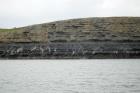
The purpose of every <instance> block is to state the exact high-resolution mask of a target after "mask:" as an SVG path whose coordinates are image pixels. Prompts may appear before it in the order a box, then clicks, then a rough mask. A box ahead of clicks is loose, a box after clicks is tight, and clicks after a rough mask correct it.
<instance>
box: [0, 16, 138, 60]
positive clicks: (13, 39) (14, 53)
mask: <svg viewBox="0 0 140 93" xmlns="http://www.w3.org/2000/svg"><path fill="white" fill-rule="evenodd" d="M0 42H1V43H0V56H1V58H140V47H139V45H140V17H101V18H100V17H99V18H98V17H97V18H82V19H71V20H63V21H56V22H51V23H45V24H38V25H32V26H27V27H21V28H14V29H0Z"/></svg>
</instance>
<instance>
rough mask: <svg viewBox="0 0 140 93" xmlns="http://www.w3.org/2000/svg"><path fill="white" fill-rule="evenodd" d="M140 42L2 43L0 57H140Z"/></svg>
mask: <svg viewBox="0 0 140 93" xmlns="http://www.w3.org/2000/svg"><path fill="white" fill-rule="evenodd" d="M139 46H140V42H111V41H102V42H101V41H100V42H99V41H97V42H68V43H66V42H65V43H63V42H57V43H1V44H0V59H98V58H111V59H112V58H140V47H139Z"/></svg>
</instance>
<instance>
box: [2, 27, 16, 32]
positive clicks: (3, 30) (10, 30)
mask: <svg viewBox="0 0 140 93" xmlns="http://www.w3.org/2000/svg"><path fill="white" fill-rule="evenodd" d="M18 30H19V29H17V28H14V29H0V32H16V31H18Z"/></svg>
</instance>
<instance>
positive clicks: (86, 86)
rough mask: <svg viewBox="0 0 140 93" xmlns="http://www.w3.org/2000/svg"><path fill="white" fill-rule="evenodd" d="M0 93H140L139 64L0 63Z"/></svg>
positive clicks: (81, 61) (97, 61) (124, 62)
mask: <svg viewBox="0 0 140 93" xmlns="http://www.w3.org/2000/svg"><path fill="white" fill-rule="evenodd" d="M0 93H140V60H6V61H4V60H0Z"/></svg>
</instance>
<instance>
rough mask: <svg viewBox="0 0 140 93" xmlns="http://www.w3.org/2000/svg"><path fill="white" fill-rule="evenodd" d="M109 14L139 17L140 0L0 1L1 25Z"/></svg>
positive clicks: (38, 22)
mask: <svg viewBox="0 0 140 93" xmlns="http://www.w3.org/2000/svg"><path fill="white" fill-rule="evenodd" d="M110 16H140V0H0V28H13V27H23V26H27V25H33V24H40V23H47V22H52V21H57V20H65V19H73V18H85V17H110Z"/></svg>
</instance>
